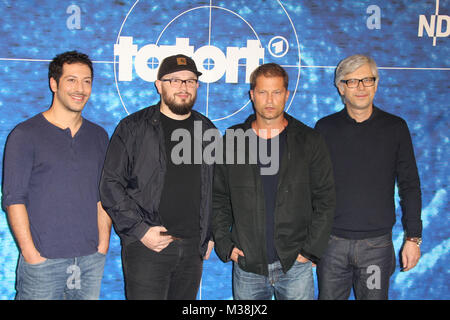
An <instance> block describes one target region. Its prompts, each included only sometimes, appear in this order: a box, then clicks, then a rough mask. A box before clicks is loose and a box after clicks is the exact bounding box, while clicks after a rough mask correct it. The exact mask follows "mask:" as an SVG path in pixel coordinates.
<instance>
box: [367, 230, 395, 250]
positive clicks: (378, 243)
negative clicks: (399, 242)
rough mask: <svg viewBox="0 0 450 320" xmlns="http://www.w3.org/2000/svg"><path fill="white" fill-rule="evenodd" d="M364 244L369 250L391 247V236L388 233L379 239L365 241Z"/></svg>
mask: <svg viewBox="0 0 450 320" xmlns="http://www.w3.org/2000/svg"><path fill="white" fill-rule="evenodd" d="M364 243H365V244H366V245H367V246H368V247H369V248H386V247H389V246H391V245H392V234H391V233H388V234H386V235H383V236H381V237H375V238H369V239H365V240H364Z"/></svg>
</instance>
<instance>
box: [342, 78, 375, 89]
mask: <svg viewBox="0 0 450 320" xmlns="http://www.w3.org/2000/svg"><path fill="white" fill-rule="evenodd" d="M375 80H377V78H375V77H367V78H364V79H348V80H341V82H342V83H345V84H346V85H347V87H348V88H357V87H358V86H359V83H360V82H362V84H363V86H364V87H373V86H374V85H375Z"/></svg>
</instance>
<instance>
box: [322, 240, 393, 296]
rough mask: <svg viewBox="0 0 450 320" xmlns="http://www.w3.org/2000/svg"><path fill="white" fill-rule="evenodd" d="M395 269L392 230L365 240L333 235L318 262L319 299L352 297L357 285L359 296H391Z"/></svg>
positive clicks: (356, 294) (356, 292)
mask: <svg viewBox="0 0 450 320" xmlns="http://www.w3.org/2000/svg"><path fill="white" fill-rule="evenodd" d="M394 271H395V252H394V246H393V243H392V234H391V233H389V234H386V235H383V236H380V237H375V238H369V239H362V240H350V239H343V238H339V237H336V236H333V235H332V236H331V237H330V240H329V241H328V247H327V250H326V251H325V254H324V255H323V256H322V258H321V259H320V262H319V263H318V264H317V280H318V286H319V299H320V300H343V299H348V298H349V296H350V291H351V289H352V287H353V290H354V293H355V297H356V299H357V300H387V299H388V293H389V279H390V277H391V275H392V274H393V273H394Z"/></svg>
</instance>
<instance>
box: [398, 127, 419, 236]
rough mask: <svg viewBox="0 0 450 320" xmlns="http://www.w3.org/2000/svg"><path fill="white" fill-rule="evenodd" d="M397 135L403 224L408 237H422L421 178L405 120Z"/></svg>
mask: <svg viewBox="0 0 450 320" xmlns="http://www.w3.org/2000/svg"><path fill="white" fill-rule="evenodd" d="M397 137H398V149H397V162H396V179H397V185H398V193H399V196H400V206H401V208H402V224H403V228H404V229H405V232H406V235H407V236H408V237H421V235H422V220H421V210H422V195H421V191H420V180H419V174H418V170H417V165H416V159H415V156H414V149H413V144H412V140H411V135H410V133H409V130H408V125H407V124H406V122H405V121H404V120H402V121H401V122H400V125H399V126H398V128H397Z"/></svg>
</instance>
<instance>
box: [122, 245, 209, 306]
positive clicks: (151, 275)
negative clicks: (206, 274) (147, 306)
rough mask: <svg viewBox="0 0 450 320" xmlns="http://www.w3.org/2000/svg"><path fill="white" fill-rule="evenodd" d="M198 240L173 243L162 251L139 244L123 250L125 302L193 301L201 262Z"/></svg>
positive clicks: (200, 275)
mask: <svg viewBox="0 0 450 320" xmlns="http://www.w3.org/2000/svg"><path fill="white" fill-rule="evenodd" d="M198 244H199V241H198V240H184V239H182V240H175V241H173V242H171V243H170V244H169V246H167V248H165V249H164V250H162V251H161V252H159V253H158V252H155V251H153V250H150V249H148V248H147V247H146V246H144V244H143V243H142V242H140V241H136V242H133V243H130V244H128V245H126V246H124V247H122V265H123V271H124V278H125V293H126V298H127V299H128V300H195V298H196V297H197V292H198V289H199V286H200V280H201V277H202V270H203V259H202V257H201V256H200V253H199V251H198Z"/></svg>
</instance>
